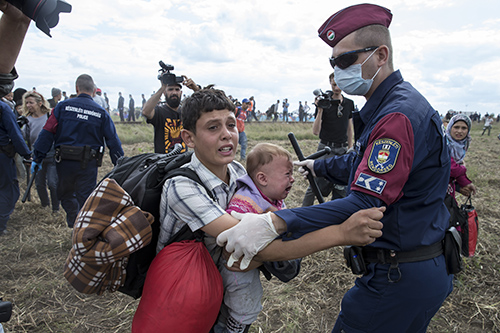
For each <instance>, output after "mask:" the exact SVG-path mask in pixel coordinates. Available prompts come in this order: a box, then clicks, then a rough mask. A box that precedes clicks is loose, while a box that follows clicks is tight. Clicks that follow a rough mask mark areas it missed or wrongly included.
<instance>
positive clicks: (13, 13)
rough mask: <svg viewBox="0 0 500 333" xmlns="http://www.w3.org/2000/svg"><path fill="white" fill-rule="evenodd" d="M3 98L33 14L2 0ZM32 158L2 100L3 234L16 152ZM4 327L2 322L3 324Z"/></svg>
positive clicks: (13, 195) (14, 190)
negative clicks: (25, 12) (25, 13)
mask: <svg viewBox="0 0 500 333" xmlns="http://www.w3.org/2000/svg"><path fill="white" fill-rule="evenodd" d="M0 10H1V11H2V12H3V14H2V16H1V18H0V98H2V97H4V96H5V95H7V94H8V93H9V92H10V91H12V88H13V87H14V80H15V79H16V78H17V72H16V70H15V68H14V64H15V62H16V59H17V56H18V55H19V51H20V50H21V45H22V43H23V41H24V37H25V35H26V32H27V31H28V27H29V24H30V21H31V20H30V18H29V17H27V16H25V15H24V14H23V13H22V12H21V11H20V10H19V9H18V8H17V7H15V6H13V5H11V4H9V3H8V2H6V1H4V0H0ZM16 152H17V153H18V154H19V155H21V156H23V157H24V158H27V159H28V158H30V157H31V152H30V150H29V148H28V146H27V145H26V143H25V142H24V139H23V136H22V133H21V129H20V128H19V126H18V125H17V121H16V117H15V115H14V112H12V109H11V108H10V107H9V106H8V105H7V104H6V103H4V102H2V101H0V236H2V235H5V234H7V221H8V220H9V217H10V214H12V212H13V211H14V207H15V205H16V201H17V199H18V198H19V185H18V182H17V173H16V165H15V161H14V158H13V157H14V155H15V153H16ZM0 330H1V325H0Z"/></svg>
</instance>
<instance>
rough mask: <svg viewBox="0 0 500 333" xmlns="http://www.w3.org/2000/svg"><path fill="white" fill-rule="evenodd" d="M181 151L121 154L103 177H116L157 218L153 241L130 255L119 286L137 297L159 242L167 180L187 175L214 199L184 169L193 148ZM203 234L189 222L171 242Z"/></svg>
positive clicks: (197, 180) (179, 147)
mask: <svg viewBox="0 0 500 333" xmlns="http://www.w3.org/2000/svg"><path fill="white" fill-rule="evenodd" d="M181 151H182V145H180V144H176V145H175V148H174V149H173V150H172V151H171V152H170V153H168V154H158V153H145V154H139V155H136V156H131V157H121V158H120V159H119V160H118V161H117V163H116V166H115V167H114V168H113V170H112V171H111V172H110V173H108V174H107V175H106V176H105V177H104V179H105V178H111V179H114V180H115V181H116V182H117V183H118V184H119V185H120V186H121V187H122V188H123V189H124V190H125V191H126V192H127V193H128V194H129V195H130V196H131V197H132V200H133V201H134V204H135V205H137V206H139V207H140V208H141V209H142V210H144V211H146V212H149V213H151V214H152V215H153V217H154V219H155V222H153V224H152V225H151V228H152V232H153V236H152V239H151V242H150V243H149V244H148V245H147V246H145V247H144V248H142V249H140V250H138V251H136V252H134V253H132V254H131V255H130V257H129V260H128V264H127V268H126V271H127V272H126V278H125V282H124V284H123V286H121V287H120V288H118V291H120V292H122V293H124V294H127V295H129V296H132V297H134V298H135V299H137V298H140V297H141V295H142V289H143V286H144V281H145V280H146V274H147V271H148V269H149V266H150V265H151V262H152V261H153V259H154V257H155V256H156V244H157V242H158V236H159V234H160V222H159V221H160V201H161V194H162V190H163V184H164V183H165V181H166V180H167V179H169V178H173V177H175V176H183V177H187V178H189V179H191V180H194V181H196V182H197V183H199V184H201V185H203V187H204V188H205V189H206V191H207V193H208V195H209V196H210V197H211V198H212V199H214V198H213V194H212V191H210V190H209V189H208V188H207V187H206V186H205V185H204V184H203V183H202V182H201V180H200V178H199V177H198V175H197V174H196V173H195V172H194V171H193V170H191V169H189V168H181V166H182V165H184V164H186V163H189V162H190V161H191V155H192V154H193V152H191V151H188V152H185V153H180V152H181ZM202 235H203V232H202V231H201V230H200V231H197V232H196V233H193V232H192V231H191V229H189V226H188V225H187V224H186V225H184V226H183V227H182V229H181V230H180V231H179V232H177V233H176V234H175V235H174V236H172V238H171V239H170V241H169V244H170V243H172V242H178V241H182V240H188V239H189V240H191V239H200V238H201V237H202ZM167 245H168V244H167Z"/></svg>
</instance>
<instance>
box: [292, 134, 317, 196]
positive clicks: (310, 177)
mask: <svg viewBox="0 0 500 333" xmlns="http://www.w3.org/2000/svg"><path fill="white" fill-rule="evenodd" d="M288 139H290V142H291V143H292V146H293V150H295V154H297V157H298V158H299V161H304V160H305V159H306V158H305V157H304V154H302V150H300V147H299V143H298V142H297V139H296V138H295V135H294V134H293V133H292V132H290V133H288ZM313 155H314V154H313ZM311 156H312V155H311ZM320 156H321V155H320ZM303 168H304V169H306V170H307V171H309V173H308V174H307V180H308V181H309V185H311V189H312V191H313V193H314V195H315V196H316V198H317V199H318V202H319V203H323V202H325V199H324V198H323V196H322V195H321V191H320V190H319V187H318V183H316V179H314V176H313V175H312V172H311V170H309V169H308V168H306V167H303Z"/></svg>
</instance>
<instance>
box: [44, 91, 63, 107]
mask: <svg viewBox="0 0 500 333" xmlns="http://www.w3.org/2000/svg"><path fill="white" fill-rule="evenodd" d="M51 95H52V98H51V99H49V100H47V102H49V105H50V108H51V109H53V108H55V107H56V105H57V103H59V101H60V100H61V99H62V93H61V89H59V88H52V91H51Z"/></svg>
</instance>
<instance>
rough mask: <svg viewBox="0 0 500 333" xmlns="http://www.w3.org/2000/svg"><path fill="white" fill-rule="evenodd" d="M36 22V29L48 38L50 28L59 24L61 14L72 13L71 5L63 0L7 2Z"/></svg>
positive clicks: (19, 0)
mask: <svg viewBox="0 0 500 333" xmlns="http://www.w3.org/2000/svg"><path fill="white" fill-rule="evenodd" d="M6 1H7V2H8V3H10V4H12V5H13V6H15V7H17V8H19V10H20V11H22V12H23V14H24V15H26V16H28V17H29V18H30V19H32V20H33V21H35V22H36V27H37V28H38V29H40V30H41V31H43V32H44V33H45V34H46V35H47V36H49V37H52V36H51V35H50V28H53V27H55V26H56V25H57V23H59V13H71V5H70V4H69V3H67V2H66V1H63V0H6Z"/></svg>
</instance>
